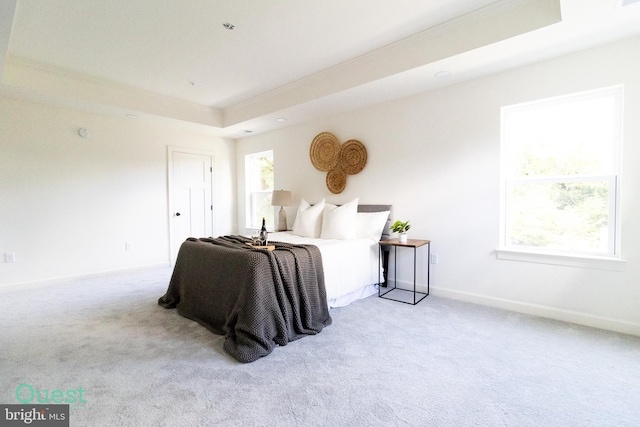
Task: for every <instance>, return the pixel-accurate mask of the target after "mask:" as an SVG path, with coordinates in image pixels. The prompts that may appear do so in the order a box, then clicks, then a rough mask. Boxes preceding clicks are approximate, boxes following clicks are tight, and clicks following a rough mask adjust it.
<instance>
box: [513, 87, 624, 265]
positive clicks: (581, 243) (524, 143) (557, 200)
mask: <svg viewBox="0 0 640 427" xmlns="http://www.w3.org/2000/svg"><path fill="white" fill-rule="evenodd" d="M622 95H623V88H622V87H621V86H616V87H613V88H606V89H601V90H595V91H590V92H585V93H579V94H574V95H568V96H563V97H559V98H553V99H548V100H542V101H536V102H531V103H527V104H520V105H514V106H508V107H503V109H502V159H501V165H502V186H503V187H502V190H503V191H502V236H501V241H502V247H503V249H507V250H525V251H532V252H539V253H548V254H559V255H563V254H565V255H574V256H576V255H578V256H582V255H584V256H605V257H616V256H618V255H619V254H618V252H619V249H618V248H619V246H618V230H619V223H618V209H617V204H618V189H619V175H620V151H621V135H622V102H623V101H622Z"/></svg>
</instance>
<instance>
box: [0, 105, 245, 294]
mask: <svg viewBox="0 0 640 427" xmlns="http://www.w3.org/2000/svg"><path fill="white" fill-rule="evenodd" d="M80 127H84V128H87V129H89V132H90V137H89V138H86V139H83V138H81V137H80V136H79V135H78V133H77V130H78V128H80ZM169 145H170V146H178V147H189V148H196V149H201V150H207V151H211V152H213V153H214V157H215V162H216V163H215V165H214V186H215V187H214V198H215V200H214V203H215V205H216V207H217V211H216V212H215V215H216V216H215V224H214V227H216V228H217V229H216V230H214V232H216V233H218V234H225V233H230V232H233V231H234V230H235V218H236V211H235V205H234V203H233V201H234V197H235V175H236V171H235V156H236V155H235V143H234V142H233V141H232V140H225V139H222V138H217V137H213V136H211V135H208V134H205V133H202V132H200V131H194V130H187V129H185V128H180V127H178V126H177V125H175V124H171V125H169V124H167V123H164V122H163V123H160V122H151V121H149V120H147V119H133V120H132V119H127V118H124V117H122V118H120V117H115V116H107V115H101V114H95V113H87V112H79V111H76V110H67V109H63V108H54V107H51V106H47V105H42V104H36V103H32V102H28V101H19V100H13V99H7V98H0V256H2V259H0V286H1V285H7V284H16V283H25V282H34V281H40V280H50V279H55V278H61V277H69V276H77V275H84V274H93V273H98V272H103V271H111V270H119V269H127V268H135V267H140V266H147V265H157V264H168V263H169V222H168V221H169V210H168V200H167V194H168V193H167V146H169ZM126 242H129V243H131V244H132V250H130V251H126V250H125V243H126ZM7 252H15V253H16V262H15V263H13V264H8V263H4V254H5V253H7Z"/></svg>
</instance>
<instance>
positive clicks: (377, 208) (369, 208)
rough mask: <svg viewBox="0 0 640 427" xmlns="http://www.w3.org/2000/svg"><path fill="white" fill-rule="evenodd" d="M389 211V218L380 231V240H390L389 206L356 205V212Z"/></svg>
mask: <svg viewBox="0 0 640 427" xmlns="http://www.w3.org/2000/svg"><path fill="white" fill-rule="evenodd" d="M384 211H389V218H387V223H386V224H385V225H384V229H383V230H382V237H381V238H380V240H389V239H390V238H391V231H390V230H389V227H391V205H358V212H384Z"/></svg>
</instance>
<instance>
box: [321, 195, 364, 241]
mask: <svg viewBox="0 0 640 427" xmlns="http://www.w3.org/2000/svg"><path fill="white" fill-rule="evenodd" d="M357 214H358V199H357V198H355V199H353V200H351V201H350V202H348V203H345V204H344V205H342V206H336V205H330V204H326V205H325V207H324V214H323V215H322V232H321V233H320V238H322V239H340V240H346V239H355V238H356V215H357Z"/></svg>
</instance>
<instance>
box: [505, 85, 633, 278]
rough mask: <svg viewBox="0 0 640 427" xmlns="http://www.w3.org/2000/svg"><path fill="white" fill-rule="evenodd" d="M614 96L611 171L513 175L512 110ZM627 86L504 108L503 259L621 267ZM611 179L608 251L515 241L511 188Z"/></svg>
mask: <svg viewBox="0 0 640 427" xmlns="http://www.w3.org/2000/svg"><path fill="white" fill-rule="evenodd" d="M604 96H613V98H614V102H615V104H614V105H615V107H614V108H615V111H614V123H613V127H614V135H613V137H612V146H611V147H610V149H611V150H612V165H611V171H609V172H610V173H604V174H603V173H597V174H596V173H594V174H585V175H577V174H576V175H563V176H531V177H514V176H512V175H510V170H511V167H512V165H511V164H509V160H510V159H509V154H510V153H509V150H510V149H511V147H509V141H508V131H507V128H508V116H509V114H510V113H512V112H522V111H523V110H526V109H532V110H533V109H537V108H540V107H543V106H545V105H546V106H554V105H559V104H562V103H570V102H575V101H577V100H580V99H584V100H587V99H594V98H599V97H604ZM623 107H624V86H623V85H616V86H610V87H605V88H601V89H595V90H590V91H585V92H579V93H573V94H568V95H562V96H558V97H553V98H547V99H541V100H536V101H532V102H526V103H521V104H514V105H509V106H504V107H502V108H501V141H500V236H499V238H500V243H499V247H498V249H497V250H496V253H497V256H498V258H499V259H510V260H518V261H533V262H543V263H551V264H560V265H569V266H578V267H594V266H595V267H601V268H614V269H617V268H618V264H619V262H620V261H623V260H622V258H621V256H620V249H621V245H620V231H621V226H620V181H621V167H622V165H621V161H622V158H621V156H622V133H623ZM577 181H579V182H585V181H598V182H607V183H608V185H609V206H608V208H609V212H608V213H609V227H608V248H607V252H606V253H603V252H589V251H578V250H559V249H551V248H545V247H534V246H523V245H514V244H511V240H510V221H511V218H509V207H510V206H509V202H510V200H509V197H510V189H511V187H513V186H514V185H517V184H520V183H559V182H577Z"/></svg>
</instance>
